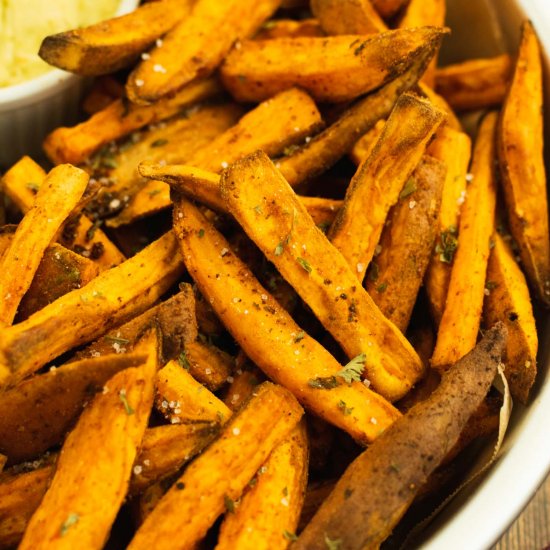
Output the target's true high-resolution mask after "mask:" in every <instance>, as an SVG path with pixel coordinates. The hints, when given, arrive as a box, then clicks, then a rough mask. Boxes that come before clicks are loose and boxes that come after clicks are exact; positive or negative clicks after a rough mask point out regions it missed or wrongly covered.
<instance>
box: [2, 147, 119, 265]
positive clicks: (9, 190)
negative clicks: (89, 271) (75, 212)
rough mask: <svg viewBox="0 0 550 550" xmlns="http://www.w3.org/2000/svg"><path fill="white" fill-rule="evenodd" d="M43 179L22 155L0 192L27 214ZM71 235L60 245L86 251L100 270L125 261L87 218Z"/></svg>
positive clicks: (43, 174)
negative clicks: (72, 235) (72, 236)
mask: <svg viewBox="0 0 550 550" xmlns="http://www.w3.org/2000/svg"><path fill="white" fill-rule="evenodd" d="M45 177H46V172H45V171H44V169H43V168H42V167H41V166H40V165H38V164H37V163H36V162H34V161H33V160H32V159H31V158H30V157H27V156H24V157H22V158H21V159H20V160H19V161H17V162H16V163H15V164H14V165H13V166H12V167H11V168H10V169H9V170H8V171H7V172H6V173H5V174H4V176H3V177H2V189H3V190H4V192H5V193H6V195H7V196H8V197H9V198H10V199H11V200H12V201H13V202H14V203H15V205H16V206H17V207H18V208H19V210H21V212H23V213H26V212H28V211H29V210H30V209H31V208H32V206H33V204H34V201H35V198H36V195H35V193H36V190H38V189H39V188H40V186H41V185H42V182H43V180H44V179H45ZM74 232H75V234H74V238H73V239H72V240H71V242H70V243H69V242H66V240H65V239H64V237H63V236H60V239H61V241H62V244H64V245H65V246H68V247H74V248H75V247H78V249H79V250H82V251H85V253H86V254H88V255H89V257H90V258H91V259H92V260H93V261H94V263H96V264H97V265H98V266H99V267H100V269H102V270H103V269H109V268H111V267H113V266H114V265H118V264H119V263H121V262H123V261H124V260H125V258H124V256H123V255H122V253H121V252H120V250H119V249H118V248H117V247H116V246H115V245H114V244H113V243H112V242H111V241H110V240H109V238H108V237H107V235H105V233H104V232H103V231H102V230H101V229H100V228H99V227H98V226H97V224H94V223H93V222H92V221H91V220H90V219H88V218H87V217H86V216H81V217H80V219H79V222H78V227H77V228H75V229H74Z"/></svg>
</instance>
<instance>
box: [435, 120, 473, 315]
mask: <svg viewBox="0 0 550 550" xmlns="http://www.w3.org/2000/svg"><path fill="white" fill-rule="evenodd" d="M471 147H472V145H471V140H470V138H469V137H468V135H467V134H464V133H462V132H457V131H455V130H453V129H452V128H450V127H449V126H443V127H441V128H440V129H439V130H438V132H437V135H436V138H435V140H434V141H433V142H432V143H431V144H430V146H429V147H428V152H429V154H430V155H433V156H434V157H435V158H436V159H439V160H440V161H442V162H444V163H445V165H446V166H447V173H446V176H445V183H444V185H443V194H442V196H441V208H440V210H439V222H438V226H439V227H438V232H439V235H438V238H437V244H436V246H435V248H434V252H433V256H432V258H431V261H430V265H429V266H428V271H427V272H426V277H425V279H424V284H425V286H426V293H427V295H428V300H429V303H430V309H431V313H432V317H433V319H434V320H435V322H436V324H437V325H439V323H440V321H441V316H442V315H443V310H444V309H445V301H446V299H447V289H448V288H449V280H450V279H451V268H452V263H453V258H454V250H451V249H452V248H453V242H454V239H455V236H456V234H457V231H458V220H459V215H460V206H461V204H462V203H463V202H464V197H465V195H466V176H467V173H468V166H469V164H470V155H471Z"/></svg>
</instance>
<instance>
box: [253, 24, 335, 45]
mask: <svg viewBox="0 0 550 550" xmlns="http://www.w3.org/2000/svg"><path fill="white" fill-rule="evenodd" d="M298 36H325V33H324V32H323V29H322V28H321V25H320V24H319V21H317V19H302V20H301V21H295V20H294V19H271V20H269V21H266V22H265V23H264V24H263V25H262V27H261V28H260V30H259V31H258V32H257V33H256V34H255V35H254V40H272V39H274V38H296V37H298Z"/></svg>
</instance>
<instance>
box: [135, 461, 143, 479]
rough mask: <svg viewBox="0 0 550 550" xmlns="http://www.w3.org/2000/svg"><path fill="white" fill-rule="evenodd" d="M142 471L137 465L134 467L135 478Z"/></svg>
mask: <svg viewBox="0 0 550 550" xmlns="http://www.w3.org/2000/svg"><path fill="white" fill-rule="evenodd" d="M142 471H143V468H142V467H141V466H140V465H139V464H136V465H135V466H134V474H135V475H136V476H138V475H139V474H141V472H142Z"/></svg>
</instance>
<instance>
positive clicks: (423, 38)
mask: <svg viewBox="0 0 550 550" xmlns="http://www.w3.org/2000/svg"><path fill="white" fill-rule="evenodd" d="M441 32H442V31H441V30H440V29H436V28H433V27H424V28H419V29H405V30H399V31H388V32H385V33H382V34H376V35H373V36H372V37H366V38H365V37H364V36H361V35H355V36H330V37H326V38H310V37H304V38H278V39H276V40H263V41H260V40H249V41H247V42H243V43H242V45H241V47H240V48H238V49H234V50H232V51H231V53H230V54H229V55H228V56H227V57H226V58H225V61H224V63H223V65H222V67H221V78H222V81H223V83H224V85H225V87H226V88H227V89H228V90H229V92H230V93H231V94H232V95H233V97H235V98H236V99H237V100H238V101H262V100H265V99H267V98H269V97H271V96H273V95H274V94H276V93H278V92H281V91H282V90H286V89H287V88H290V87H292V86H299V87H301V88H303V89H305V90H306V91H308V92H309V93H310V94H311V96H312V97H313V98H314V99H315V100H316V101H328V102H341V101H349V100H352V99H355V98H357V97H358V96H360V95H363V94H365V93H367V92H369V91H372V90H375V89H377V88H379V87H380V86H382V85H383V84H386V83H387V82H388V81H390V80H393V79H394V78H396V77H397V76H399V75H400V74H402V73H403V72H404V71H405V70H407V69H408V68H409V67H410V65H411V63H413V62H414V60H415V59H416V58H417V57H418V56H419V55H421V53H422V52H424V51H425V49H426V47H430V45H431V44H433V43H434V41H437V40H438V39H439V38H440V37H441Z"/></svg>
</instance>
